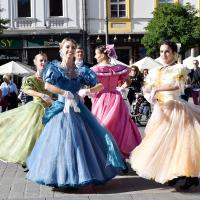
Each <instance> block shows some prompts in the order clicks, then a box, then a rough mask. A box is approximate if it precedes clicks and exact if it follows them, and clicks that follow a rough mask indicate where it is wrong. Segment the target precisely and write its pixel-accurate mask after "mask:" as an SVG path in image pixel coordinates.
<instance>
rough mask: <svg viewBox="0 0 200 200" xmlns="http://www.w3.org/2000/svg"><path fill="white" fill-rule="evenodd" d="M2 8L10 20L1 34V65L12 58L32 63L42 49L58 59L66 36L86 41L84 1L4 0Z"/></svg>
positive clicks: (78, 40) (5, 17) (81, 41)
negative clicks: (61, 44) (61, 42)
mask: <svg viewBox="0 0 200 200" xmlns="http://www.w3.org/2000/svg"><path fill="white" fill-rule="evenodd" d="M0 9H3V11H2V12H1V16H0V17H1V18H4V19H9V20H10V23H9V24H8V29H6V30H5V31H4V32H3V34H2V35H0V51H1V53H0V65H1V64H3V63H6V62H8V61H10V60H19V61H22V62H24V63H28V64H30V65H32V64H33V62H32V60H33V58H34V56H35V55H36V54H37V53H39V52H46V53H47V55H48V57H49V59H57V58H59V54H58V48H59V42H60V41H61V40H62V39H63V38H65V37H72V38H73V39H75V40H76V41H77V42H78V43H83V37H85V36H84V34H85V30H84V20H85V18H84V15H85V12H84V1H83V0H75V1H74V0H56V1H55V0H0Z"/></svg>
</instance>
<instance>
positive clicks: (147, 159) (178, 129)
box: [130, 65, 200, 183]
mask: <svg viewBox="0 0 200 200" xmlns="http://www.w3.org/2000/svg"><path fill="white" fill-rule="evenodd" d="M185 74H186V72H185V69H184V68H182V67H181V66H179V65H175V66H173V67H171V68H169V70H168V71H165V73H163V72H162V71H160V70H156V72H154V73H152V77H151V81H153V82H152V83H151V84H154V85H155V86H159V85H160V84H163V85H165V84H172V85H176V84H178V85H179V86H180V89H179V90H175V91H164V92H159V93H157V95H156V98H157V102H156V103H155V105H154V109H153V113H152V115H151V118H150V120H149V122H148V124H147V127H146V129H145V137H144V139H143V141H142V143H141V144H140V145H139V146H138V147H137V148H135V149H134V150H133V152H132V153H131V156H130V163H131V166H132V168H133V169H134V170H135V171H136V172H137V174H138V175H139V176H142V177H144V178H147V179H153V180H155V181H157V182H159V183H165V182H167V181H169V180H172V179H174V178H177V177H181V176H186V177H198V176H200V156H199V155H200V108H199V107H198V106H195V105H193V104H191V103H188V102H186V101H184V100H181V99H180V95H181V82H184V77H185ZM150 76H151V74H150ZM153 76H155V77H153Z"/></svg>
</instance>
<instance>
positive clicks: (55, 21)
mask: <svg viewBox="0 0 200 200" xmlns="http://www.w3.org/2000/svg"><path fill="white" fill-rule="evenodd" d="M68 21H69V18H64V17H62V18H61V17H49V18H48V19H46V20H45V22H46V23H45V24H46V27H47V28H61V27H63V26H65V24H66V23H67V22H68Z"/></svg>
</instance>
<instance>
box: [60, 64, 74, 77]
mask: <svg viewBox="0 0 200 200" xmlns="http://www.w3.org/2000/svg"><path fill="white" fill-rule="evenodd" d="M61 67H62V69H63V70H64V72H65V75H66V76H68V77H70V78H75V77H77V76H78V69H77V68H76V67H75V66H73V67H67V66H66V67H63V66H62V65H61Z"/></svg>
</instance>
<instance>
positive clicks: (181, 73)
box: [175, 65, 188, 82]
mask: <svg viewBox="0 0 200 200" xmlns="http://www.w3.org/2000/svg"><path fill="white" fill-rule="evenodd" d="M187 74H188V71H187V69H186V67H184V66H182V65H178V66H177V70H176V76H175V78H176V81H178V82H185V81H186V80H187Z"/></svg>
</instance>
